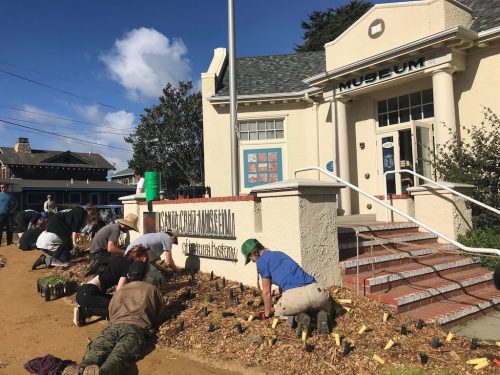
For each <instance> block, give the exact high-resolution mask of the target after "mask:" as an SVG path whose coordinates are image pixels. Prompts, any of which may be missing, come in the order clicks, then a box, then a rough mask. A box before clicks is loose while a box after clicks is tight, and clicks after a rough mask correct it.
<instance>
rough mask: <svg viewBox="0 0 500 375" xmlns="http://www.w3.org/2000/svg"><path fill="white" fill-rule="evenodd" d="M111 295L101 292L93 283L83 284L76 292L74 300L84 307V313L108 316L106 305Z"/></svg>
mask: <svg viewBox="0 0 500 375" xmlns="http://www.w3.org/2000/svg"><path fill="white" fill-rule="evenodd" d="M110 300H111V296H110V295H108V294H105V293H102V292H101V291H100V290H99V288H98V287H97V286H96V285H94V284H83V285H82V286H80V287H79V288H78V292H76V302H77V303H78V304H79V305H80V307H83V308H84V311H85V315H86V316H87V317H89V316H93V315H96V316H103V317H105V318H107V317H108V306H109V302H110Z"/></svg>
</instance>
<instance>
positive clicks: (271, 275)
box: [241, 238, 331, 333]
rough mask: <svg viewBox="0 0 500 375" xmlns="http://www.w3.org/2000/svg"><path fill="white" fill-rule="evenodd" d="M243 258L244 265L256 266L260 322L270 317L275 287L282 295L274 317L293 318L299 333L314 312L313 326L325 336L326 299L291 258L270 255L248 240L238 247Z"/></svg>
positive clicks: (277, 254) (275, 252)
mask: <svg viewBox="0 0 500 375" xmlns="http://www.w3.org/2000/svg"><path fill="white" fill-rule="evenodd" d="M241 251H242V253H243V255H244V256H245V259H246V262H245V264H248V263H250V261H252V262H254V263H257V270H258V272H259V275H260V277H261V278H262V299H263V300H264V312H263V313H262V314H261V315H262V316H261V318H262V319H266V318H269V317H270V316H271V309H272V295H273V294H272V292H271V286H272V284H274V285H277V286H278V287H279V288H280V290H281V292H282V295H281V297H280V299H279V300H278V302H276V304H275V305H274V312H275V315H276V316H280V317H292V316H295V315H296V320H297V322H298V323H299V327H298V328H299V329H298V331H299V330H301V328H302V325H308V323H309V319H310V318H309V316H308V315H307V312H308V311H311V310H314V311H318V315H317V320H318V322H317V325H318V330H319V332H320V333H328V332H329V328H328V313H329V312H330V306H331V301H330V295H329V294H328V291H327V290H326V289H323V288H322V287H321V286H320V285H319V284H318V283H317V282H316V280H315V279H314V277H312V276H311V275H309V274H308V273H307V272H305V271H304V270H303V269H302V268H301V267H300V266H299V265H298V264H297V263H296V262H295V261H294V260H293V259H292V258H290V257H289V256H288V255H287V254H285V253H283V252H281V251H271V250H269V249H267V248H265V247H264V246H263V245H262V244H261V243H260V242H259V241H258V240H256V239H254V238H251V239H248V240H246V241H245V242H244V243H243V245H242V246H241Z"/></svg>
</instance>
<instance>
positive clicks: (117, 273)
mask: <svg viewBox="0 0 500 375" xmlns="http://www.w3.org/2000/svg"><path fill="white" fill-rule="evenodd" d="M148 260H149V258H148V253H147V249H146V248H145V247H144V246H142V245H137V246H134V247H133V248H132V249H131V250H130V251H129V253H128V254H127V257H122V256H111V257H109V262H107V263H106V264H104V265H103V268H102V270H101V271H100V272H99V274H98V275H97V276H95V277H94V278H93V279H92V280H90V281H89V282H87V283H85V284H83V285H82V286H80V287H79V288H78V291H77V293H76V302H77V303H78V306H77V307H75V309H74V314H73V323H75V325H77V326H82V325H84V324H85V319H86V318H87V317H90V316H101V317H103V318H107V317H108V306H109V301H110V299H111V295H109V294H108V293H107V291H108V290H109V289H111V288H113V287H116V290H117V291H118V290H120V289H121V288H122V287H123V286H124V285H125V284H126V283H127V281H128V279H127V272H128V269H129V266H130V264H131V263H132V262H143V263H146V264H148Z"/></svg>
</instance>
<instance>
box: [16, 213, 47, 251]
mask: <svg viewBox="0 0 500 375" xmlns="http://www.w3.org/2000/svg"><path fill="white" fill-rule="evenodd" d="M41 221H42V220H39V221H38V223H37V225H36V226H34V227H33V228H31V229H28V230H27V231H26V232H24V233H23V235H22V237H21V238H19V244H18V246H19V249H20V250H24V251H26V250H35V249H36V248H37V247H36V241H37V240H38V237H39V236H40V235H41V234H42V233H43V232H44V229H45V223H43V222H41Z"/></svg>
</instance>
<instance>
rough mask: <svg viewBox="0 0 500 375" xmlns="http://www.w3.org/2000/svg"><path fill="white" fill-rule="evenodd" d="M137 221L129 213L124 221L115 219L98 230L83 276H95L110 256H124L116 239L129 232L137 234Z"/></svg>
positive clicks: (134, 216)
mask: <svg viewBox="0 0 500 375" xmlns="http://www.w3.org/2000/svg"><path fill="white" fill-rule="evenodd" d="M138 220H139V218H138V217H137V215H135V214H133V213H129V214H127V216H125V218H124V219H116V220H115V223H114V224H108V225H106V226H104V227H103V228H101V229H99V231H98V232H97V233H96V235H95V236H94V238H93V239H92V242H91V243H90V259H91V264H90V266H89V267H88V268H87V270H86V272H85V276H88V275H93V274H96V273H97V272H98V271H99V267H100V266H101V265H102V264H104V263H105V262H106V259H107V258H108V257H109V256H110V255H118V256H123V255H125V249H122V248H120V247H119V246H118V239H119V238H120V235H121V234H122V233H128V231H129V230H134V231H136V232H138V231H139V228H137V221H138Z"/></svg>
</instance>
